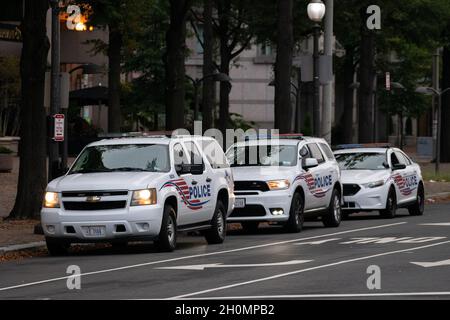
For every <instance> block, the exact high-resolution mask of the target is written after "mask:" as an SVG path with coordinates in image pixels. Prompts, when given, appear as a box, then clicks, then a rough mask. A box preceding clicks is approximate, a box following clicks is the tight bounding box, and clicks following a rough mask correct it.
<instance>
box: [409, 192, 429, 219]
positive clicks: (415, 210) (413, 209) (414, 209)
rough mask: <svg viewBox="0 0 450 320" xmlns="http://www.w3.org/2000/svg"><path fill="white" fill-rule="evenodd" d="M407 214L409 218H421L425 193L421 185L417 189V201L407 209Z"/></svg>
mask: <svg viewBox="0 0 450 320" xmlns="http://www.w3.org/2000/svg"><path fill="white" fill-rule="evenodd" d="M408 211H409V214H410V215H411V216H421V215H423V212H424V211H425V191H424V189H423V185H422V184H420V185H419V188H418V189H417V200H416V202H415V203H414V204H413V205H411V206H409V207H408Z"/></svg>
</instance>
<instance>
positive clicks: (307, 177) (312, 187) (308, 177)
mask: <svg viewBox="0 0 450 320" xmlns="http://www.w3.org/2000/svg"><path fill="white" fill-rule="evenodd" d="M298 180H303V181H305V183H306V186H307V187H308V189H309V191H310V192H311V194H312V195H313V196H314V197H316V198H323V197H325V195H326V193H327V192H328V190H324V189H322V188H316V180H315V179H314V177H313V175H312V174H311V173H309V172H306V173H302V174H301V175H299V176H297V177H296V178H295V179H294V182H296V181H298Z"/></svg>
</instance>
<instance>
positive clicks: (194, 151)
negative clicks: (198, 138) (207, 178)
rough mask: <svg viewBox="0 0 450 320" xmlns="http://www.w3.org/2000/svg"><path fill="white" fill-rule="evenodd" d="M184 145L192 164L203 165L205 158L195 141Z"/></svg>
mask: <svg viewBox="0 0 450 320" xmlns="http://www.w3.org/2000/svg"><path fill="white" fill-rule="evenodd" d="M184 145H185V146H186V150H187V152H188V153H189V155H190V158H191V163H192V164H202V163H203V158H202V155H201V153H200V151H199V150H198V148H197V146H196V145H195V143H194V142H193V141H187V142H186V143H185V144H184Z"/></svg>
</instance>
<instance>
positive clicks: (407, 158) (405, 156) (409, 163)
mask: <svg viewBox="0 0 450 320" xmlns="http://www.w3.org/2000/svg"><path fill="white" fill-rule="evenodd" d="M400 154H401V155H402V156H403V158H404V159H405V161H406V165H408V166H409V165H411V164H412V160H411V158H410V157H408V156H407V155H406V154H405V153H404V152H400Z"/></svg>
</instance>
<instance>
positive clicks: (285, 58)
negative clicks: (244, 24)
mask: <svg viewBox="0 0 450 320" xmlns="http://www.w3.org/2000/svg"><path fill="white" fill-rule="evenodd" d="M292 9H293V4H292V0H279V1H278V22H277V33H278V36H277V57H276V61H275V128H277V129H279V130H280V133H287V132H289V131H290V129H291V126H290V124H291V119H290V118H291V114H292V112H291V108H292V105H291V70H292V51H293V42H294V40H293V25H292Z"/></svg>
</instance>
